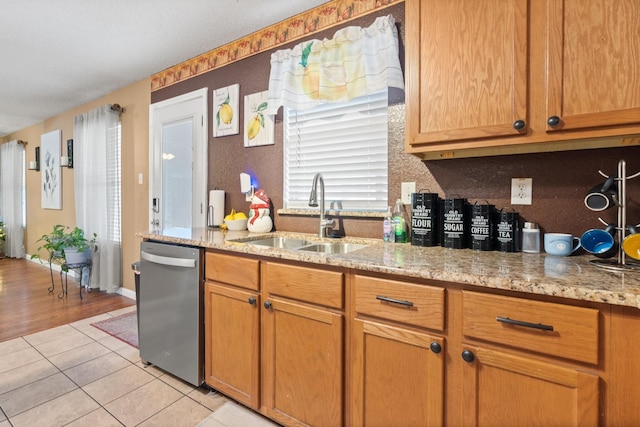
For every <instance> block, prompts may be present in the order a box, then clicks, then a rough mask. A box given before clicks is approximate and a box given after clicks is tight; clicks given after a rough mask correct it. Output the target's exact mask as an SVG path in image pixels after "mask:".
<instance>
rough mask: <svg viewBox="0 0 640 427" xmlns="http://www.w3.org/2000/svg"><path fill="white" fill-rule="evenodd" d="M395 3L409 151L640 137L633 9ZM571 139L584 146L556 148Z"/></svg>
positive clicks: (448, 153) (639, 52) (517, 0)
mask: <svg viewBox="0 0 640 427" xmlns="http://www.w3.org/2000/svg"><path fill="white" fill-rule="evenodd" d="M405 7H406V24H407V27H406V31H405V38H406V44H405V47H406V49H405V51H406V58H405V61H406V64H405V65H406V66H405V73H406V77H405V78H406V124H407V129H406V151H407V152H408V153H413V154H418V155H421V156H422V157H424V158H438V157H458V156H460V157H462V156H469V155H482V154H507V153H515V152H535V151H547V150H562V149H576V148H586V147H592V146H611V145H616V144H621V142H620V141H619V140H617V139H616V140H615V141H611V140H605V137H612V136H623V135H634V134H638V133H640V64H639V63H638V58H639V57H640V43H637V39H638V30H637V29H638V28H639V27H640V20H639V18H638V16H640V3H639V2H638V1H636V0H612V1H606V2H605V1H593V2H585V1H580V0H564V1H561V0H547V1H533V2H532V1H528V0H500V1H496V0H478V1H474V2H469V1H464V0H453V1H451V0H447V1H444V0H414V1H408V2H406V6H405ZM549 123H550V124H549ZM576 139H589V140H590V141H591V142H590V143H589V144H590V145H587V144H585V143H584V142H583V143H582V144H577V145H576V142H571V143H568V142H564V143H563V142H562V141H568V140H576ZM596 139H599V140H600V141H601V142H599V144H600V145H595V144H596V143H595V142H593V141H595V140H596ZM629 141H631V143H637V142H634V141H635V140H629ZM474 150H475V152H476V153H477V154H469V153H473V151H474ZM462 152H465V154H464V155H462V154H461V153H462Z"/></svg>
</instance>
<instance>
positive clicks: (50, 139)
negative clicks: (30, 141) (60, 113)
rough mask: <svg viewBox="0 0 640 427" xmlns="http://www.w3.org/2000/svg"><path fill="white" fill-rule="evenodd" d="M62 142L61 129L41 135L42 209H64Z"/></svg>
mask: <svg viewBox="0 0 640 427" xmlns="http://www.w3.org/2000/svg"><path fill="white" fill-rule="evenodd" d="M61 141H62V131H61V130H60V129H58V130H54V131H52V132H49V133H45V134H42V135H40V174H41V185H40V190H41V192H42V209H62V182H61V173H60V143H61Z"/></svg>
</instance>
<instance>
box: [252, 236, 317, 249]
mask: <svg viewBox="0 0 640 427" xmlns="http://www.w3.org/2000/svg"><path fill="white" fill-rule="evenodd" d="M247 244H248V245H256V246H266V247H269V248H277V249H290V250H295V249H298V248H300V247H302V246H307V245H310V244H311V242H309V241H307V240H304V239H296V238H293V237H270V238H268V239H260V240H251V241H249V242H247Z"/></svg>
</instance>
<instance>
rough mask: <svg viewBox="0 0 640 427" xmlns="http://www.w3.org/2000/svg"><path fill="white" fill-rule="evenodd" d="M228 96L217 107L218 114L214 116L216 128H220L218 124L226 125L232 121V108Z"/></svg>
mask: <svg viewBox="0 0 640 427" xmlns="http://www.w3.org/2000/svg"><path fill="white" fill-rule="evenodd" d="M229 101H230V98H229V95H227V99H225V100H224V102H223V103H222V104H220V105H219V107H220V108H219V109H218V113H217V114H216V121H217V122H218V126H220V122H222V123H224V124H225V125H228V124H229V123H231V120H232V119H233V108H231V105H229Z"/></svg>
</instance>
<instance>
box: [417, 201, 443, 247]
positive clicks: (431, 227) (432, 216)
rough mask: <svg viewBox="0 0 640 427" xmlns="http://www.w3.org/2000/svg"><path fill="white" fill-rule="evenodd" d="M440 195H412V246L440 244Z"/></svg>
mask: <svg viewBox="0 0 640 427" xmlns="http://www.w3.org/2000/svg"><path fill="white" fill-rule="evenodd" d="M438 223H439V215H438V194H437V193H412V194H411V244H412V245H414V246H435V245H437V244H438V241H439V239H438V234H439V233H438Z"/></svg>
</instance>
